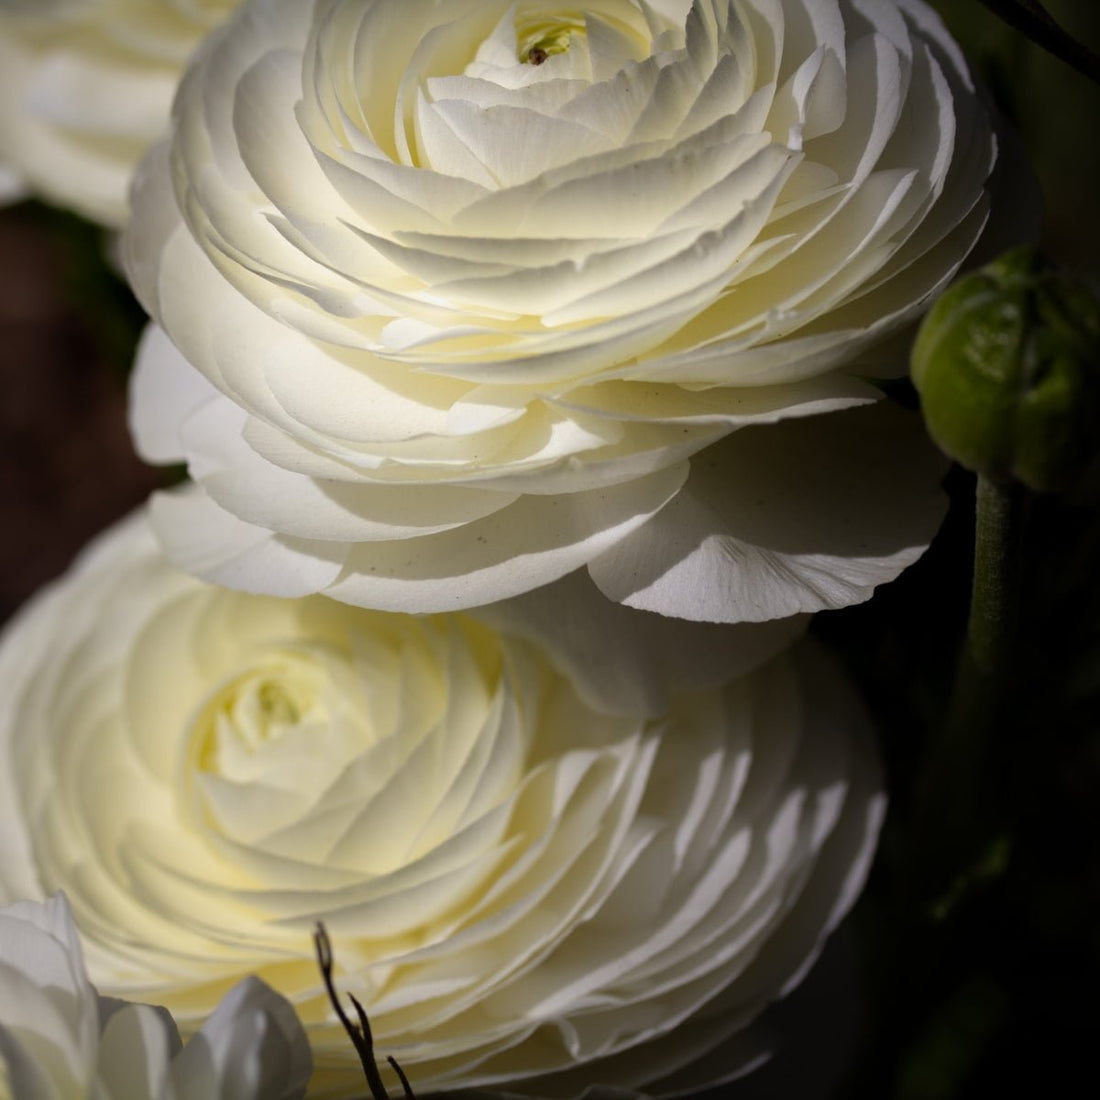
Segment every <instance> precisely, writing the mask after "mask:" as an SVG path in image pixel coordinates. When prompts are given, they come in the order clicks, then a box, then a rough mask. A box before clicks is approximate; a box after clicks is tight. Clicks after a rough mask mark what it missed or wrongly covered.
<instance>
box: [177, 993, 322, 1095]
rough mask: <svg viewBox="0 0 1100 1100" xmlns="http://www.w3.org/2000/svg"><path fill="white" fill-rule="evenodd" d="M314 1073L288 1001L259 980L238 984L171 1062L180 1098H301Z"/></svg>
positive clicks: (305, 1040)
mask: <svg viewBox="0 0 1100 1100" xmlns="http://www.w3.org/2000/svg"><path fill="white" fill-rule="evenodd" d="M312 1072H313V1059H312V1056H311V1055H310V1050H309V1042H308V1041H307V1039H306V1035H305V1032H304V1031H303V1030H302V1025H301V1024H300V1023H299V1022H298V1017H297V1016H295V1014H294V1009H293V1008H291V1007H290V1003H289V1002H288V1001H287V1000H286V998H285V997H281V996H280V995H279V994H278V993H276V992H275V991H274V990H273V989H271V987H270V986H268V985H267V984H265V983H264V982H262V981H260V980H259V979H258V978H252V977H249V978H245V979H244V980H243V981H242V982H240V983H239V984H238V985H236V986H234V988H233V989H232V990H230V992H229V993H228V994H226V996H225V998H224V1000H222V1002H221V1003H220V1004H219V1005H218V1007H217V1009H215V1011H214V1014H213V1015H212V1016H211V1017H210V1019H209V1020H207V1022H206V1024H205V1025H204V1026H203V1028H202V1030H201V1031H200V1032H199V1033H198V1035H196V1036H195V1037H194V1038H193V1039H192V1040H191V1041H190V1042H189V1043H188V1044H187V1046H186V1048H185V1049H184V1051H183V1053H182V1054H180V1055H179V1056H178V1057H177V1058H176V1059H175V1061H174V1062H173V1063H172V1082H173V1084H174V1086H175V1097H176V1100H297V1098H298V1097H301V1096H304V1095H305V1091H306V1084H307V1083H308V1081H309V1077H310V1074H311V1073H312Z"/></svg>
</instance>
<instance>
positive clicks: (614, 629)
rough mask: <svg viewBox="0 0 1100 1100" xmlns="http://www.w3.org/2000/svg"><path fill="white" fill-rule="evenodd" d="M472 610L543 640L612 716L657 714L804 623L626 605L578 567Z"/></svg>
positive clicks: (768, 650)
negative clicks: (715, 619) (700, 616)
mask: <svg viewBox="0 0 1100 1100" xmlns="http://www.w3.org/2000/svg"><path fill="white" fill-rule="evenodd" d="M475 614H476V615H477V616H478V618H482V619H485V620H486V621H488V622H491V623H493V624H495V625H498V626H501V627H503V628H504V629H506V630H507V631H508V632H509V633H515V634H518V635H519V636H521V637H525V638H530V639H531V640H532V641H537V642H540V643H542V644H544V645H545V646H546V647H547V649H548V650H549V651H550V652H551V653H553V654H554V659H555V662H556V663H557V664H558V665H559V667H561V668H562V670H563V671H564V672H565V673H566V675H567V676H568V677H569V679H570V680H571V681H572V682H573V683H574V685H575V686H576V687H577V690H578V691H579V692H580V693H581V694H582V696H583V697H584V698H585V699H587V700H588V701H590V702H591V703H592V704H593V705H594V706H597V707H598V708H599V709H601V710H607V711H610V712H612V713H618V714H637V713H648V714H659V713H661V712H662V711H663V710H665V709H666V708H667V707H668V705H669V703H670V702H671V700H672V698H673V697H674V696H675V695H676V694H678V693H680V692H683V691H687V690H697V689H702V688H710V687H714V686H716V685H717V684H720V683H723V682H724V681H726V680H728V679H729V678H730V677H731V676H741V675H744V674H746V673H748V672H751V671H752V670H753V669H754V668H756V667H758V666H759V665H761V664H763V663H764V662H765V661H768V660H770V659H771V658H772V657H774V656H775V655H776V654H778V653H779V652H780V651H781V650H783V649H785V648H786V647H787V646H788V645H789V644H790V643H791V641H793V640H794V639H795V638H797V637H799V636H800V635H801V634H802V632H803V631H804V630H805V628H806V626H807V624H808V621H809V620H808V619H807V617H806V616H804V615H794V616H791V617H790V618H786V619H775V620H773V621H772V622H768V623H751V624H750V623H744V624H740V625H737V626H728V625H725V624H723V625H718V624H715V623H691V622H688V621H686V620H684V619H672V618H667V617H665V616H664V615H654V614H650V613H648V612H641V611H634V610H632V609H630V608H627V607H624V606H623V605H622V604H617V603H611V602H610V601H609V600H606V599H604V598H602V597H601V596H600V594H599V592H598V591H597V590H596V587H595V585H594V584H593V583H592V581H591V579H590V578H589V577H588V576H587V575H586V573H585V571H584V570H581V569H578V570H577V571H576V572H574V573H571V574H569V576H567V577H564V578H562V579H561V580H560V581H557V582H556V583H554V584H549V585H545V586H544V587H542V588H539V589H536V590H535V591H534V592H527V593H524V594H522V595H519V596H515V597H513V598H512V599H510V600H504V601H501V602H500V603H496V604H491V605H490V606H488V607H484V608H481V609H479V610H477V611H476V612H475Z"/></svg>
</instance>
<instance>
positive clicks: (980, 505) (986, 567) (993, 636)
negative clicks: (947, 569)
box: [955, 475, 1026, 720]
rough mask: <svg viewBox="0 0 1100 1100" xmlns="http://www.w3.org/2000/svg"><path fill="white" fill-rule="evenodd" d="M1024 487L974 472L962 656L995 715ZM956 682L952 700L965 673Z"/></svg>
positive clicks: (1014, 589)
mask: <svg viewBox="0 0 1100 1100" xmlns="http://www.w3.org/2000/svg"><path fill="white" fill-rule="evenodd" d="M1025 493H1026V491H1025V490H1024V488H1023V487H1022V486H1021V485H1019V484H1018V483H1016V482H1007V483H1002V482H996V481H991V480H990V479H989V478H987V477H984V476H982V475H979V476H978V491H977V514H976V517H975V524H974V579H973V585H972V588H971V597H970V619H969V622H968V623H967V632H966V657H967V658H968V659H969V663H970V664H971V666H972V670H973V671H972V673H971V675H973V676H975V677H978V678H980V680H981V683H980V684H979V685H975V690H976V691H977V692H978V694H981V695H986V694H987V693H989V692H990V691H992V692H994V693H995V697H994V698H993V699H991V700H990V703H991V706H992V709H993V711H994V713H991V714H989V716H988V718H989V720H992V719H995V718H996V713H995V712H996V710H997V709H998V704H999V703H1001V702H1003V699H1002V698H1001V696H1002V695H1003V692H1004V690H1005V688H1006V687H1007V685H1008V683H1009V679H1010V677H1011V674H1012V668H1011V663H1012V653H1013V648H1014V642H1015V636H1016V620H1017V617H1018V612H1019V603H1020V570H1021V564H1022V562H1023V526H1024V505H1025ZM963 671H964V675H963V676H961V677H960V681H959V683H957V684H956V696H955V702H956V704H961V703H962V702H963V700H961V699H960V694H961V693H963V692H964V691H965V690H967V684H966V682H965V680H966V676H965V672H966V670H965V669H964V670H963Z"/></svg>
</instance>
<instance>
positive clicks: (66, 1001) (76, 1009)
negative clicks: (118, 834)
mask: <svg viewBox="0 0 1100 1100" xmlns="http://www.w3.org/2000/svg"><path fill="white" fill-rule="evenodd" d="M310 1067H311V1059H310V1052H309V1043H308V1042H307V1040H306V1036H305V1032H303V1030H302V1025H301V1024H300V1023H299V1022H298V1019H297V1017H296V1016H295V1015H294V1010H293V1009H292V1008H291V1007H290V1005H289V1004H287V1002H286V1000H285V998H283V997H280V996H279V995H278V994H277V993H275V992H274V991H273V990H271V989H270V988H269V987H268V986H266V985H265V984H264V983H263V982H261V981H259V980H257V979H256V978H251V977H250V978H245V979H244V980H243V981H241V982H240V983H239V984H238V985H236V986H235V987H234V988H233V989H232V990H231V991H230V992H229V993H228V994H227V995H226V997H225V998H224V999H223V1000H222V1002H221V1004H220V1005H218V1007H217V1008H216V1009H215V1010H214V1013H213V1015H212V1016H211V1017H210V1019H209V1020H207V1022H206V1024H205V1025H204V1026H203V1028H202V1030H201V1031H200V1032H199V1033H198V1034H197V1035H196V1036H194V1038H192V1039H191V1041H190V1042H189V1043H188V1044H187V1046H186V1047H185V1048H183V1049H181V1044H180V1037H179V1032H178V1031H177V1030H176V1025H175V1024H174V1023H173V1022H172V1017H171V1016H170V1015H169V1014H168V1013H167V1012H166V1011H165V1010H164V1009H162V1008H153V1007H152V1006H150V1005H145V1004H127V1003H126V1002H124V1001H119V1000H115V999H114V998H111V997H101V996H99V994H98V993H97V992H96V990H95V987H94V986H93V985H92V984H91V982H90V981H89V980H88V975H87V972H86V971H85V969H84V959H83V956H82V953H81V950H80V941H79V940H78V938H77V930H76V928H75V927H74V925H73V920H72V915H71V913H70V911H69V907H68V905H67V904H66V901H65V897H64V895H63V894H59V895H58V896H56V897H54V898H51V899H50V900H49V901H47V902H46V903H45V904H42V903H40V902H35V901H20V902H16V903H15V904H13V905H9V906H8V907H7V908H4V909H0V1098H3V1100H297V1098H298V1097H301V1096H304V1095H305V1091H306V1082H307V1081H308V1080H309V1075H310Z"/></svg>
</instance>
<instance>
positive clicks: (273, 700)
mask: <svg viewBox="0 0 1100 1100" xmlns="http://www.w3.org/2000/svg"><path fill="white" fill-rule="evenodd" d="M325 695H326V676H325V672H324V669H323V668H321V667H320V666H318V665H317V664H315V663H314V662H312V661H309V660H306V659H303V658H302V657H299V656H295V655H287V656H279V657H272V658H271V659H270V660H269V661H265V662H262V663H260V664H257V665H255V666H253V667H250V668H247V669H245V670H244V671H242V672H240V673H239V674H238V675H237V676H235V677H234V678H233V679H231V680H230V681H228V682H227V683H226V684H225V685H223V687H222V688H221V690H220V691H218V692H217V694H216V695H215V696H214V698H213V699H211V701H210V703H209V704H208V706H207V707H206V708H205V710H204V712H203V715H202V717H201V718H200V720H199V722H198V724H197V728H196V730H195V734H196V743H195V749H196V762H197V764H198V767H199V768H200V769H201V770H202V771H205V772H211V773H214V774H223V775H224V774H226V773H227V772H228V773H232V772H233V771H235V770H236V769H235V767H234V763H237V762H239V761H240V760H241V757H242V756H244V757H251V756H254V755H255V754H256V753H258V752H262V751H263V749H264V748H265V747H267V746H269V745H274V744H275V743H278V742H280V741H282V740H284V739H285V738H286V737H287V736H288V735H290V734H291V733H292V732H293V731H295V730H296V729H299V728H300V727H302V726H304V725H310V724H314V723H321V722H325V721H326V720H327V717H328V715H327V708H326V706H325V702H324V698H325Z"/></svg>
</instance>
